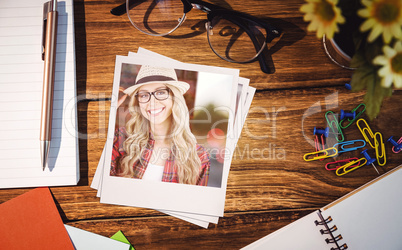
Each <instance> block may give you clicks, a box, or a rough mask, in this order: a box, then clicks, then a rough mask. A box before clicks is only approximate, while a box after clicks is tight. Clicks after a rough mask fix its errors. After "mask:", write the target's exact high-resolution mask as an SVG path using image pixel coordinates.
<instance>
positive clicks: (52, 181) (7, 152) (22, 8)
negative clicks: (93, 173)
mask: <svg viewBox="0 0 402 250" xmlns="http://www.w3.org/2000/svg"><path fill="white" fill-rule="evenodd" d="M45 2H46V0H19V1H15V0H1V1H0V117H1V119H0V188H17V187H36V186H61V185H76V184H77V182H78V180H79V157H78V136H77V133H78V132H77V109H76V106H77V105H76V79H75V50H74V15H73V1H72V0H63V1H58V5H57V11H58V13H59V18H58V26H57V48H56V69H55V85H54V102H53V121H52V124H53V126H52V141H51V144H50V152H49V162H48V163H49V167H48V168H46V169H45V171H43V170H42V164H41V154H40V141H39V134H40V118H41V102H42V86H43V70H44V62H43V61H42V35H43V33H42V32H43V27H42V25H43V22H44V18H43V4H44V3H45Z"/></svg>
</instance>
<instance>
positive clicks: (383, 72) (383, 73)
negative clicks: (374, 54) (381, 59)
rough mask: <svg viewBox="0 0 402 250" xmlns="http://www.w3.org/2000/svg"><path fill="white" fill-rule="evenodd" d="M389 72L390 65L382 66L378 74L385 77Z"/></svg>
mask: <svg viewBox="0 0 402 250" xmlns="http://www.w3.org/2000/svg"><path fill="white" fill-rule="evenodd" d="M389 74H391V67H390V66H388V65H387V66H384V67H382V68H381V69H380V70H379V71H378V75H379V76H381V77H386V76H387V75H389Z"/></svg>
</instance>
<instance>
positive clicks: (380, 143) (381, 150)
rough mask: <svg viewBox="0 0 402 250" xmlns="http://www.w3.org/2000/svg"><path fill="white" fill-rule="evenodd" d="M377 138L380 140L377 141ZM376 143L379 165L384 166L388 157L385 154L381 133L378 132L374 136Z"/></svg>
mask: <svg viewBox="0 0 402 250" xmlns="http://www.w3.org/2000/svg"><path fill="white" fill-rule="evenodd" d="M377 137H378V138H379V139H377ZM374 142H375V155H376V157H377V162H378V165H380V166H384V165H385V163H386V162H387V157H386V154H385V145H384V140H383V139H382V134H381V133H380V132H376V133H375V134H374Z"/></svg>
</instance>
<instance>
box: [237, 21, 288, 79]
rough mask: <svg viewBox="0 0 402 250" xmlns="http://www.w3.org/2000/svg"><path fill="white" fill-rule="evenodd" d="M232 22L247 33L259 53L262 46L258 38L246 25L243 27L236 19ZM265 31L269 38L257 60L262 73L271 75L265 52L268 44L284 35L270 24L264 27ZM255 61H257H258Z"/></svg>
mask: <svg viewBox="0 0 402 250" xmlns="http://www.w3.org/2000/svg"><path fill="white" fill-rule="evenodd" d="M231 21H232V22H234V23H236V24H237V25H238V26H239V27H241V28H242V29H243V30H244V31H245V32H246V33H247V35H248V36H249V37H250V39H251V41H252V42H253V44H254V48H255V50H256V51H257V52H258V51H260V49H261V44H260V43H259V42H258V41H257V39H256V36H255V35H254V34H253V33H252V32H251V31H250V30H249V29H248V28H247V26H246V25H243V24H242V23H241V22H237V21H236V19H231ZM264 27H265V29H266V30H267V38H266V39H265V42H266V44H265V46H264V48H263V50H262V51H261V53H260V54H259V55H258V56H257V58H256V59H258V62H259V63H260V68H261V71H262V72H264V73H266V74H269V73H272V72H271V70H270V67H269V65H268V63H267V61H266V60H265V58H264V52H265V51H267V49H268V48H267V47H268V43H270V42H272V40H273V39H275V38H276V37H279V36H280V35H281V33H282V31H281V30H280V29H278V28H275V27H273V26H271V25H269V24H266V25H264ZM256 59H255V60H256Z"/></svg>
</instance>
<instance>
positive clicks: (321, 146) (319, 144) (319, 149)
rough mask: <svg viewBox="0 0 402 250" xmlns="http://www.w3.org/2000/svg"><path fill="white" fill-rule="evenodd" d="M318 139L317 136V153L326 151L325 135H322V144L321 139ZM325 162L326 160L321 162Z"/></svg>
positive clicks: (315, 140) (315, 142)
mask: <svg viewBox="0 0 402 250" xmlns="http://www.w3.org/2000/svg"><path fill="white" fill-rule="evenodd" d="M318 138H319V137H318V135H316V136H315V138H314V145H315V151H317V152H318V151H321V150H324V149H325V140H324V135H321V142H320V139H318ZM317 156H318V155H317ZM323 160H324V159H320V161H323Z"/></svg>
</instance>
